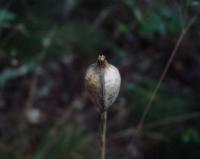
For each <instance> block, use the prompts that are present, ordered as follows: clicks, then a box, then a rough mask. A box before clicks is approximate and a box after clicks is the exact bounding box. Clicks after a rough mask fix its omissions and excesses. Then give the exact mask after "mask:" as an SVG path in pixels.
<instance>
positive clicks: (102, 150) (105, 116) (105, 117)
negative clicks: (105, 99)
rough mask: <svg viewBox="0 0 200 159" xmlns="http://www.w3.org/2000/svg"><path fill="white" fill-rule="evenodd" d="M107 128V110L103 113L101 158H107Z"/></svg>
mask: <svg viewBox="0 0 200 159" xmlns="http://www.w3.org/2000/svg"><path fill="white" fill-rule="evenodd" d="M106 129H107V111H103V112H102V113H101V147H100V151H101V152H100V153H101V154H100V159H105V158H106Z"/></svg>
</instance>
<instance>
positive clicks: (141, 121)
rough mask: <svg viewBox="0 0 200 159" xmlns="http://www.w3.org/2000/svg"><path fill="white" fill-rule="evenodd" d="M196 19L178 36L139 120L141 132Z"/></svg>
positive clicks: (138, 129) (138, 128) (138, 127)
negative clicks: (162, 84) (163, 82)
mask: <svg viewBox="0 0 200 159" xmlns="http://www.w3.org/2000/svg"><path fill="white" fill-rule="evenodd" d="M195 20H196V17H194V18H193V19H192V20H191V22H190V23H189V24H188V26H186V27H185V28H184V30H183V31H182V33H181V34H180V36H179V38H178V41H177V43H176V45H175V47H174V49H173V51H172V53H171V56H170V58H169V60H168V62H167V64H166V66H165V68H164V71H163V72H162V74H161V76H160V79H159V81H158V83H157V85H156V87H155V89H154V91H153V93H152V95H151V97H150V99H149V101H148V103H147V106H146V107H145V110H144V112H143V114H142V117H141V119H140V121H139V124H138V126H137V131H138V132H140V130H141V128H142V127H143V123H144V120H145V118H146V116H147V114H148V112H149V110H150V109H151V106H152V103H153V101H154V99H155V97H156V94H157V92H158V90H159V88H160V85H161V83H162V81H163V79H164V78H165V75H166V74H167V71H168V70H169V67H170V65H171V63H172V61H173V59H174V56H175V55H176V53H177V50H178V48H179V46H180V44H181V42H182V40H183V38H184V36H185V34H186V33H187V32H188V30H189V28H190V27H191V26H192V24H193V23H194V22H195Z"/></svg>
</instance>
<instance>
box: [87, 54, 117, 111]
mask: <svg viewBox="0 0 200 159" xmlns="http://www.w3.org/2000/svg"><path fill="white" fill-rule="evenodd" d="M120 85H121V76H120V73H119V70H118V69H117V68H116V67H115V66H113V65H111V64H109V63H108V62H107V61H106V58H105V56H104V55H100V56H99V57H98V59H97V62H96V63H95V64H92V65H90V66H89V67H88V69H87V71H86V75H85V87H86V90H87V92H88V94H89V96H90V98H91V100H92V101H93V102H94V103H95V104H96V105H97V106H98V107H99V108H100V110H101V111H105V110H107V109H108V107H109V106H111V105H112V104H113V103H114V102H115V100H116V98H117V96H118V94H119V90H120Z"/></svg>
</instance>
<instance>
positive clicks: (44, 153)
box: [33, 126, 91, 159]
mask: <svg viewBox="0 0 200 159" xmlns="http://www.w3.org/2000/svg"><path fill="white" fill-rule="evenodd" d="M54 133H55V134H54ZM45 135H46V136H45V137H44V138H43V140H42V142H41V144H40V145H39V147H38V151H37V152H36V153H35V155H34V157H33V159H44V158H49V159H58V158H65V159H74V158H77V157H78V158H80V159H81V158H88V157H89V156H88V154H90V153H89V152H90V148H91V147H90V145H89V143H88V140H89V139H90V138H88V137H86V136H85V134H84V132H83V131H82V130H80V129H79V128H75V127H74V126H67V127H66V128H63V129H62V130H60V131H59V132H49V133H47V134H45Z"/></svg>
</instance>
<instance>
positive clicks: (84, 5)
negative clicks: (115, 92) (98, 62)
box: [0, 0, 200, 159]
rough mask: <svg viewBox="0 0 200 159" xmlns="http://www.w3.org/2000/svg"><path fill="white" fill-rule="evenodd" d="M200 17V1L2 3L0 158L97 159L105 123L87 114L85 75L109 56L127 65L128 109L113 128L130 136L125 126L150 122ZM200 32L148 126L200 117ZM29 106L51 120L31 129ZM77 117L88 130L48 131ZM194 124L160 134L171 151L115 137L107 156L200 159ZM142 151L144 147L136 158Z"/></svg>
mask: <svg viewBox="0 0 200 159" xmlns="http://www.w3.org/2000/svg"><path fill="white" fill-rule="evenodd" d="M199 11H200V3H199V1H198V0H181V1H179V0H177V1H169V0H155V1H154V0H148V1H147V0H146V1H143V0H142V1H136V0H118V1H110V0H97V1H94V0H84V1H81V0H43V1H40V0H28V1H27V0H18V1H15V0H10V1H7V0H2V1H0V138H1V139H2V140H0V156H1V157H0V158H3V159H13V158H16V159H17V158H20V159H25V158H26V159H44V158H48V159H86V158H97V157H98V156H96V155H97V151H98V143H95V144H96V145H95V147H93V145H92V144H91V140H95V137H96V134H95V133H94V132H93V131H95V132H96V131H97V129H96V127H97V123H98V120H97V119H98V117H96V116H97V115H96V114H95V113H94V112H93V111H92V109H93V107H88V105H90V104H88V102H87V100H86V99H85V95H84V91H83V86H82V85H83V81H82V80H83V72H84V71H85V69H86V66H87V65H88V64H89V62H90V61H94V58H96V55H97V54H101V53H103V54H105V55H106V56H107V57H108V59H109V61H111V63H113V64H115V65H117V66H119V69H120V71H121V74H122V81H123V82H124V83H123V85H122V93H121V95H120V96H121V97H120V98H121V99H122V100H121V101H120V102H121V103H120V102H119V103H120V104H121V106H119V108H117V111H118V112H117V113H116V114H115V113H114V115H113V114H112V115H111V117H110V118H111V120H110V121H112V120H113V118H114V119H115V118H116V120H117V118H119V119H118V120H119V122H115V121H114V124H113V123H110V126H111V129H112V128H113V127H112V126H113V125H114V126H115V127H116V128H115V127H114V128H113V129H114V133H117V131H122V130H121V129H120V130H118V127H120V128H121V127H130V128H132V127H133V126H135V125H136V124H137V123H138V121H139V119H140V118H141V115H142V113H143V111H144V109H145V106H146V104H147V103H148V100H149V97H150V95H151V94H152V90H153V89H154V87H155V85H156V83H157V81H158V78H159V75H160V72H162V69H163V66H164V64H165V63H166V61H167V59H168V57H169V54H170V52H171V50H172V48H173V46H174V45H175V42H176V40H177V37H178V35H179V34H180V33H181V31H182V29H183V27H184V26H185V25H186V24H188V23H189V22H190V20H191V19H192V18H193V17H194V16H197V15H199V13H200V12H199ZM198 25H199V20H197V22H196V24H195V26H194V27H193V28H192V29H191V32H190V33H191V34H188V36H187V37H186V38H185V39H184V40H185V43H184V45H183V46H181V48H182V49H181V50H180V53H179V54H177V57H176V58H177V59H175V60H174V63H173V65H172V67H171V68H170V71H169V77H168V79H169V80H166V81H165V82H163V84H162V85H161V88H160V90H159V92H158V94H157V96H156V99H155V101H154V103H153V106H152V109H151V110H150V112H149V114H148V116H147V119H146V120H145V122H146V123H151V122H156V121H163V120H165V119H169V118H170V117H176V116H179V115H182V114H187V113H190V112H199V107H198V104H199V99H200V98H199V88H198V86H199V79H200V78H199V77H200V76H199V63H198V62H199V41H200V39H199V36H198V35H199V26H198ZM183 56H184V57H186V58H184V59H186V60H182V59H183V58H182V57H183ZM188 58H189V60H188ZM176 60H177V61H179V62H178V63H176ZM196 61H197V62H196ZM40 67H42V70H43V71H42V73H41V74H40V77H38V81H39V83H38V84H37V86H36V87H39V88H40V89H39V88H38V90H39V91H41V90H43V91H44V89H43V88H46V89H45V91H44V92H45V93H41V92H42V91H41V92H36V93H35V94H33V97H32V96H31V97H29V96H28V95H29V94H30V92H29V91H31V90H29V89H30V88H29V87H31V86H32V82H31V81H32V78H33V77H32V76H34V74H35V71H36V70H37V69H38V68H40ZM155 77H156V78H155ZM61 81H62V82H61ZM49 83H50V84H49ZM9 85H11V87H9ZM13 89H16V90H13ZM185 90H186V92H185ZM187 91H188V92H187ZM13 92H14V93H13ZM41 94H45V95H41ZM29 98H30V99H29ZM29 100H30V101H31V104H30V105H31V106H38V108H37V109H38V110H42V111H44V112H45V113H44V114H43V118H44V121H42V122H41V123H40V124H39V125H37V124H36V125H34V124H33V125H32V124H31V123H26V124H27V125H26V124H25V126H24V127H25V128H24V127H23V126H21V125H23V124H24V123H23V122H22V121H21V120H20V119H21V116H23V115H24V114H25V113H26V112H25V111H24V110H25V109H26V107H27V105H28V104H27V103H28V102H29ZM116 105H117V104H116ZM68 108H71V109H73V111H72V112H73V113H71V114H73V115H72V116H73V119H74V120H77V121H79V122H80V123H81V124H79V125H76V124H74V123H72V122H71V120H69V121H66V123H65V125H62V126H61V127H59V129H55V130H54V129H53V130H52V129H51V128H49V127H48V126H47V125H49V123H51V121H52V120H54V118H55V116H54V115H55V114H59V115H60V114H62V113H61V112H63V110H64V109H67V110H68ZM125 109H127V110H125ZM1 111H2V112H1ZM115 111H116V110H115ZM95 112H96V111H95ZM59 115H58V117H56V118H60V116H59ZM117 115H119V116H117ZM120 115H121V116H120ZM124 118H125V119H124ZM191 121H192V122H188V123H187V122H185V123H184V122H183V123H181V124H176V125H175V126H174V127H173V126H166V127H165V128H162V127H161V128H159V129H156V130H158V136H162V135H163V136H164V141H165V142H163V140H162V141H161V140H159V141H157V140H156V139H151V141H150V142H149V143H148V144H146V143H145V142H146V141H145V140H142V139H140V138H138V140H140V141H139V144H138V143H135V139H134V141H133V140H132V137H126V136H125V137H122V139H121V138H120V139H116V141H115V139H113V138H112V135H113V134H111V135H110V134H109V135H110V136H109V139H108V147H109V148H110V147H112V148H113V152H114V153H116V154H115V156H120V157H118V158H127V159H132V158H137V157H135V155H136V154H137V153H138V154H139V152H140V151H141V152H143V153H144V155H141V156H142V157H141V156H140V155H138V156H139V157H138V158H139V159H141V158H163V159H169V158H170V159H172V158H200V156H198V155H197V154H198V153H199V147H198V146H199V142H200V133H199V132H200V131H199V128H200V125H199V122H198V121H197V120H196V119H195V120H191ZM16 123H17V124H16ZM146 123H145V124H146ZM120 124H121V125H122V126H121V125H120ZM47 127H48V128H47ZM83 127H84V129H83ZM172 128H173V129H174V130H172ZM24 129H25V130H24ZM47 129H48V130H47ZM35 130H37V131H39V132H37V133H36V132H35ZM86 130H87V131H86ZM169 130H170V131H169ZM18 131H19V132H18ZM88 131H91V133H88ZM144 131H146V130H144ZM109 133H110V132H109ZM94 134H95V135H94ZM7 135H10V137H8V139H7V138H6V137H7ZM114 135H115V134H114ZM5 136H6V137H5ZM94 136H95V137H94ZM32 138H33V139H32ZM152 138H153V137H152ZM158 138H159V137H158ZM32 140H33V141H32ZM136 140H137V139H136ZM166 140H167V141H166ZM160 143H161V146H159V147H154V146H157V145H159V144H160ZM4 144H5V145H4ZM110 145H111V146H110ZM138 145H139V146H140V145H145V146H143V147H142V146H141V150H139V151H138V152H137V146H138ZM139 146H138V147H139ZM146 147H148V148H147V150H146V149H145V148H146ZM149 151H150V152H149ZM163 152H164V153H163ZM108 154H109V153H108ZM157 154H158V155H157ZM163 154H165V156H164V157H163ZM185 154H186V155H185ZM187 154H189V155H187ZM145 155H146V156H147V157H146V156H145ZM136 156H137V155H136ZM116 158H117V157H116ZM110 159H112V158H111V157H110Z"/></svg>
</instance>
